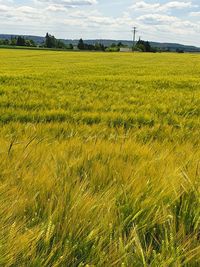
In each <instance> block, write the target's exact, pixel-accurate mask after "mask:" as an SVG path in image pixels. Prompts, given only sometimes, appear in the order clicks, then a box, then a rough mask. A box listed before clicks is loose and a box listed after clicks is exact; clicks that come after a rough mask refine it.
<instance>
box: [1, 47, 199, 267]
mask: <svg viewBox="0 0 200 267" xmlns="http://www.w3.org/2000/svg"><path fill="white" fill-rule="evenodd" d="M0 59H1V67H0V127H1V131H0V227H1V231H0V266H6V267H7V266H17V267H18V266H19V267H27V266H31V267H33V266H34V267H39V266H41V267H43V266H46V267H49V266H53V267H56V266H58V267H60V266H61V267H62V266H63V267H64V266H65V267H66V266H70V267H71V266H72V267H73V266H74V267H76V266H77V267H78V266H79V267H80V266H108V267H110V266H117V267H118V266H120V267H121V266H127V267H131V266H133V267H140V266H145V267H147V266H153V267H154V266H155V267H158V266H162V267H168V266H170V267H171V266H172V267H173V266H192V267H193V266H194V267H195V266H196V267H198V266H199V265H200V231H199V229H200V219H199V218H200V167H199V166H200V146H199V145H200V139H199V132H200V78H199V77H200V56H199V55H193V54H183V55H182V54H181V55H180V54H120V53H113V54H110V53H79V52H77V53H70V52H69V53H68V52H59V53H58V52H53V51H31V50H30V51H27V50H6V49H1V50H0Z"/></svg>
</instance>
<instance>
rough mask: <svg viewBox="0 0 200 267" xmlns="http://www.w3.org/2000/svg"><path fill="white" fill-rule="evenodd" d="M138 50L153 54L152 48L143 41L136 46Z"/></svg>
mask: <svg viewBox="0 0 200 267" xmlns="http://www.w3.org/2000/svg"><path fill="white" fill-rule="evenodd" d="M135 48H136V50H138V49H139V50H140V51H142V52H152V47H151V45H150V43H149V42H148V41H143V40H141V39H139V41H138V42H137V43H136V46H135Z"/></svg>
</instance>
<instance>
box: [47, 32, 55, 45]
mask: <svg viewBox="0 0 200 267" xmlns="http://www.w3.org/2000/svg"><path fill="white" fill-rule="evenodd" d="M56 42H57V41H56V38H55V37H54V36H53V35H50V34H49V33H47V34H46V36H45V47H47V48H55V47H56Z"/></svg>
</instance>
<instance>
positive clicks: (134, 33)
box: [132, 27, 137, 51]
mask: <svg viewBox="0 0 200 267" xmlns="http://www.w3.org/2000/svg"><path fill="white" fill-rule="evenodd" d="M136 29H137V28H136V27H133V30H132V33H133V51H134V48H135V36H136Z"/></svg>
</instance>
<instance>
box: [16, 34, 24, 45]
mask: <svg viewBox="0 0 200 267" xmlns="http://www.w3.org/2000/svg"><path fill="white" fill-rule="evenodd" d="M25 44H26V41H25V39H24V37H21V36H18V37H17V42H16V45H17V46H25Z"/></svg>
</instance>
